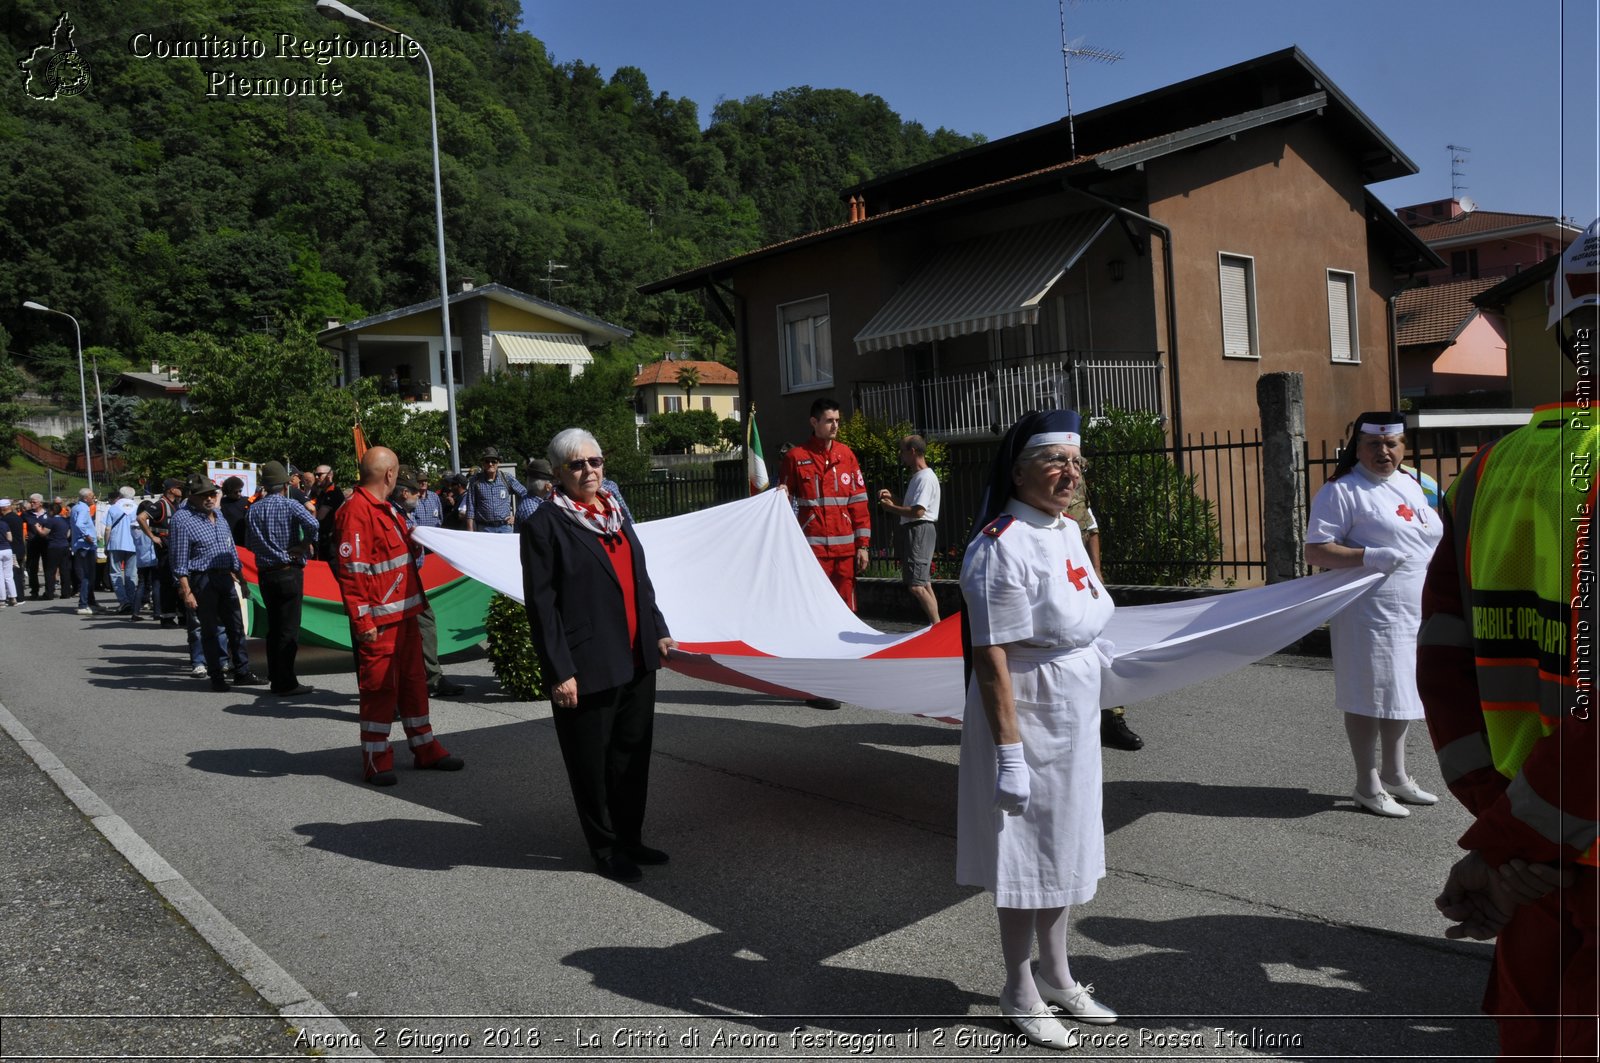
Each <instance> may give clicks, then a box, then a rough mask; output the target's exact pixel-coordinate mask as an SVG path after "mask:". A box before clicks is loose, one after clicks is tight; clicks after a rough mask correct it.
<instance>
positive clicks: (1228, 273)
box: [1220, 255, 1256, 357]
mask: <svg viewBox="0 0 1600 1063" xmlns="http://www.w3.org/2000/svg"><path fill="white" fill-rule="evenodd" d="M1220 269H1221V273H1222V353H1223V354H1226V355H1243V356H1245V357H1249V356H1251V355H1254V354H1255V353H1256V352H1255V348H1254V345H1253V344H1252V343H1251V342H1250V263H1249V262H1248V261H1247V260H1245V259H1242V258H1229V257H1228V256H1226V255H1224V256H1223V257H1222V259H1221V265H1220Z"/></svg>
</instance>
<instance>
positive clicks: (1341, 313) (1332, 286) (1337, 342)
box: [1328, 270, 1355, 362]
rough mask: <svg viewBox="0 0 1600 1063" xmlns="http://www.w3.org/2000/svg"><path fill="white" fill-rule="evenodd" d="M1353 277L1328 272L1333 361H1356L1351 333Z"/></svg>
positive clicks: (1331, 271)
mask: <svg viewBox="0 0 1600 1063" xmlns="http://www.w3.org/2000/svg"><path fill="white" fill-rule="evenodd" d="M1350 281H1351V277H1350V275H1349V274H1348V273H1335V272H1334V271H1333V270H1329V271H1328V336H1329V338H1330V339H1331V340H1332V343H1333V360H1334V361H1336V362H1349V361H1353V360H1354V359H1355V347H1354V344H1353V337H1352V336H1351V332H1350V306H1351V294H1352V293H1351V290H1350V289H1351V284H1350Z"/></svg>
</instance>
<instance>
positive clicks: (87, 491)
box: [78, 487, 94, 498]
mask: <svg viewBox="0 0 1600 1063" xmlns="http://www.w3.org/2000/svg"><path fill="white" fill-rule="evenodd" d="M78 497H79V498H93V497H94V488H92V487H80V488H78Z"/></svg>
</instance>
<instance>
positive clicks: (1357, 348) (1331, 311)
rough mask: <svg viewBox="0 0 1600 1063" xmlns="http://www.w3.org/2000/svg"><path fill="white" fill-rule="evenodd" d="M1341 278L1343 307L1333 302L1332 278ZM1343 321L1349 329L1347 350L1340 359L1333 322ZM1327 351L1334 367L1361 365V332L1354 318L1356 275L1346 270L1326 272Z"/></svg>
mask: <svg viewBox="0 0 1600 1063" xmlns="http://www.w3.org/2000/svg"><path fill="white" fill-rule="evenodd" d="M1336 277H1338V278H1343V280H1344V282H1345V290H1344V296H1345V297H1344V306H1342V307H1341V306H1338V305H1337V304H1336V302H1335V300H1334V290H1333V285H1334V278H1336ZM1341 319H1342V320H1343V321H1344V323H1345V327H1346V328H1347V329H1349V333H1348V341H1349V342H1348V347H1349V350H1348V351H1347V352H1346V354H1345V355H1344V356H1343V357H1341V356H1340V354H1339V341H1338V337H1337V330H1336V329H1335V328H1334V324H1335V322H1337V321H1339V320H1341ZM1328 351H1329V357H1330V359H1331V360H1332V361H1333V362H1334V364H1336V365H1360V364H1361V332H1360V329H1359V328H1358V321H1357V318H1356V275H1355V273H1353V272H1352V271H1350V270H1347V269H1330V270H1328Z"/></svg>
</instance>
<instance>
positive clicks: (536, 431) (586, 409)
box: [456, 360, 650, 480]
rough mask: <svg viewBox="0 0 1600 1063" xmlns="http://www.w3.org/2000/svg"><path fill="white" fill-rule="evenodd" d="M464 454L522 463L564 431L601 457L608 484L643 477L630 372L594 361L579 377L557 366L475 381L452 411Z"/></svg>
mask: <svg viewBox="0 0 1600 1063" xmlns="http://www.w3.org/2000/svg"><path fill="white" fill-rule="evenodd" d="M456 414H457V417H458V419H459V423H460V432H461V445H462V447H463V448H464V449H463V453H464V454H475V453H478V452H479V451H480V450H481V449H482V448H483V447H485V446H490V445H493V446H496V447H499V448H500V450H501V452H502V453H505V452H507V451H509V452H511V453H512V454H516V455H518V456H520V457H521V458H524V459H528V458H537V457H543V456H544V453H545V451H546V449H547V448H548V447H549V445H550V440H551V439H552V438H553V437H554V436H555V434H556V433H557V432H560V431H561V430H562V429H565V428H572V427H579V428H586V429H588V430H589V431H590V432H592V433H593V434H594V437H595V438H596V439H597V440H598V441H599V443H600V450H601V452H602V453H603V454H605V457H606V475H607V476H608V477H610V478H611V479H613V480H624V479H634V478H638V477H642V476H644V475H646V473H647V472H648V471H649V468H650V462H649V460H648V459H646V458H645V457H644V455H643V454H642V453H640V451H639V446H638V443H637V442H636V440H635V428H634V415H633V366H632V365H631V364H623V363H622V362H611V361H599V360H597V361H596V362H595V364H594V365H592V366H590V367H589V368H588V370H586V371H585V372H584V373H583V374H582V375H581V376H578V377H571V376H569V375H568V372H567V370H566V369H565V368H564V367H562V366H531V367H529V368H528V369H526V370H523V369H516V370H511V371H508V372H504V373H500V374H497V375H496V376H493V377H489V378H487V379H485V380H482V381H479V382H478V383H477V384H474V385H473V386H472V387H470V388H468V389H467V390H465V391H463V392H462V393H461V398H460V402H459V403H458V405H457V407H456Z"/></svg>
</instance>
